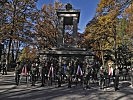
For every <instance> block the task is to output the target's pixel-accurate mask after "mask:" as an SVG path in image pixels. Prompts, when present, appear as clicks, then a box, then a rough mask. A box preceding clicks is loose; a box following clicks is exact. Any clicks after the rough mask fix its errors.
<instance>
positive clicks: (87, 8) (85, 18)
mask: <svg viewBox="0 0 133 100" xmlns="http://www.w3.org/2000/svg"><path fill="white" fill-rule="evenodd" d="M54 1H55V0H38V3H37V6H38V8H39V9H40V8H41V7H42V5H43V4H48V3H54ZM56 1H57V0H56ZM58 1H60V2H62V3H63V4H66V3H68V2H69V3H71V4H72V5H73V8H74V9H80V20H79V26H78V27H79V29H80V30H79V32H81V33H82V32H84V29H85V26H86V24H87V23H88V22H89V21H90V20H91V19H92V18H93V17H94V15H95V12H96V8H97V4H98V2H99V0H58Z"/></svg>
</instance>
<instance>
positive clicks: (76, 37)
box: [73, 17, 78, 47]
mask: <svg viewBox="0 0 133 100" xmlns="http://www.w3.org/2000/svg"><path fill="white" fill-rule="evenodd" d="M77 22H78V18H77V17H73V39H74V43H73V46H74V47H75V46H76V45H77V39H78V36H77V30H78V23H77Z"/></svg>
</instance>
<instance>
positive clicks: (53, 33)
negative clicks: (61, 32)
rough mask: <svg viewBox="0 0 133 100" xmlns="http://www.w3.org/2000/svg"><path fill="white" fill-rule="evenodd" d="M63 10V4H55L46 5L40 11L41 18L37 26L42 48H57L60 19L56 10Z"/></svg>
mask: <svg viewBox="0 0 133 100" xmlns="http://www.w3.org/2000/svg"><path fill="white" fill-rule="evenodd" d="M61 8H63V4H62V3H60V2H55V3H54V5H52V4H48V5H46V4H44V5H43V7H42V9H41V10H40V17H39V18H38V23H37V25H36V31H37V39H38V44H39V46H40V47H42V48H51V47H55V46H56V44H57V37H58V28H57V26H58V18H57V15H56V10H57V9H61Z"/></svg>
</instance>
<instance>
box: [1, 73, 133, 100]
mask: <svg viewBox="0 0 133 100" xmlns="http://www.w3.org/2000/svg"><path fill="white" fill-rule="evenodd" d="M119 87H120V90H118V91H114V88H113V87H110V88H106V89H104V90H101V89H99V87H98V86H93V85H92V87H91V89H86V90H85V89H83V88H82V87H81V86H77V87H76V86H72V88H67V85H65V84H64V85H63V86H62V87H59V88H58V87H57V86H56V85H53V86H45V87H40V83H39V82H38V83H37V84H36V86H34V87H33V86H31V84H26V83H25V82H21V84H20V85H19V86H16V85H15V82H14V74H13V72H8V75H0V100H133V95H132V94H133V88H132V87H131V85H130V82H129V81H121V82H120V85H119Z"/></svg>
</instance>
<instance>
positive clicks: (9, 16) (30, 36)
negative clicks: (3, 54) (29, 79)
mask: <svg viewBox="0 0 133 100" xmlns="http://www.w3.org/2000/svg"><path fill="white" fill-rule="evenodd" d="M36 1H37V0H9V1H8V2H7V3H6V4H5V5H4V7H3V8H4V11H5V13H4V16H5V18H6V21H5V22H4V23H3V25H2V26H1V29H0V32H1V33H2V34H3V36H2V40H4V41H5V42H7V43H8V45H7V47H8V49H7V50H8V51H7V62H8V63H9V62H10V61H9V58H10V56H11V55H12V59H11V60H12V61H16V59H17V55H18V52H19V50H20V47H21V46H22V44H24V45H25V44H27V43H28V44H35V43H34V42H33V41H34V40H35V39H34V34H35V32H34V30H35V24H36V18H37V17H36V16H37V15H38V10H37V8H36ZM10 52H12V53H11V54H10Z"/></svg>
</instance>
